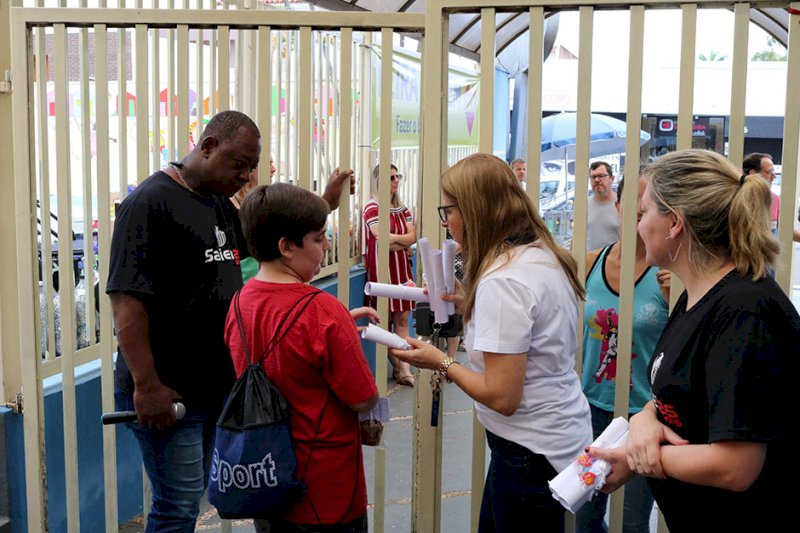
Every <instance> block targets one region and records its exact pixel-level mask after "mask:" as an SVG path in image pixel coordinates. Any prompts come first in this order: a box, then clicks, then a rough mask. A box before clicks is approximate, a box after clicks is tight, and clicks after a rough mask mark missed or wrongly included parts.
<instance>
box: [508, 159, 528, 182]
mask: <svg viewBox="0 0 800 533" xmlns="http://www.w3.org/2000/svg"><path fill="white" fill-rule="evenodd" d="M511 170H512V171H513V172H514V175H515V176H516V177H517V180H519V182H520V184H523V186H524V184H525V180H526V178H527V177H528V164H527V163H526V162H525V160H524V159H515V160H513V161H512V162H511Z"/></svg>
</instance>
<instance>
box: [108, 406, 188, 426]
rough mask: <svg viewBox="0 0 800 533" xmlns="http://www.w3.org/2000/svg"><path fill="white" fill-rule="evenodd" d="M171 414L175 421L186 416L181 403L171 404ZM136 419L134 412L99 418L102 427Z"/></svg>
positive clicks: (109, 414) (122, 412) (111, 414)
mask: <svg viewBox="0 0 800 533" xmlns="http://www.w3.org/2000/svg"><path fill="white" fill-rule="evenodd" d="M172 413H173V414H174V415H175V418H176V419H177V420H180V419H181V418H183V417H184V416H185V415H186V407H185V406H184V405H183V404H182V403H181V402H175V403H173V404H172ZM137 419H138V417H137V416H136V411H114V412H113V413H103V415H102V416H101V417H100V420H102V422H103V425H104V426H107V425H109V424H122V423H125V422H136V420H137Z"/></svg>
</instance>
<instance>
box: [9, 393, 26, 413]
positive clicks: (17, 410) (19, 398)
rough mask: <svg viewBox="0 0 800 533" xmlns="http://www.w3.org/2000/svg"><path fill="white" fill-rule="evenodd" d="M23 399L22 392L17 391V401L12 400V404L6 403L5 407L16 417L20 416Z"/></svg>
mask: <svg viewBox="0 0 800 533" xmlns="http://www.w3.org/2000/svg"><path fill="white" fill-rule="evenodd" d="M23 398H24V396H23V395H22V391H19V392H18V393H17V399H16V400H14V401H13V402H6V407H8V408H9V409H11V410H12V411H14V413H15V414H18V415H20V414H22V409H23Z"/></svg>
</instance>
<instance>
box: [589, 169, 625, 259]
mask: <svg viewBox="0 0 800 533" xmlns="http://www.w3.org/2000/svg"><path fill="white" fill-rule="evenodd" d="M613 183H614V171H613V170H612V169H611V165H609V164H608V163H606V162H604V161H595V162H594V163H592V164H591V165H590V166H589V184H590V185H591V187H592V195H591V196H590V197H589V209H588V221H587V225H586V249H587V250H598V249H600V248H604V247H606V246H608V245H609V244H612V243H615V242H617V241H618V240H619V216H618V215H617V209H616V207H615V206H614V203H615V202H616V201H617V193H615V192H614V190H613V189H612V188H611V185H612V184H613Z"/></svg>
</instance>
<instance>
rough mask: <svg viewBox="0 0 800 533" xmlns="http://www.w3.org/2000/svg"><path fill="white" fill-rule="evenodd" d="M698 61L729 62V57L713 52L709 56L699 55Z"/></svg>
mask: <svg viewBox="0 0 800 533" xmlns="http://www.w3.org/2000/svg"><path fill="white" fill-rule="evenodd" d="M697 59H699V60H700V61H727V60H728V56H726V55H724V54H721V53H720V52H717V51H716V50H711V51H710V52H709V53H708V55H705V54H698V55H697Z"/></svg>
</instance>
